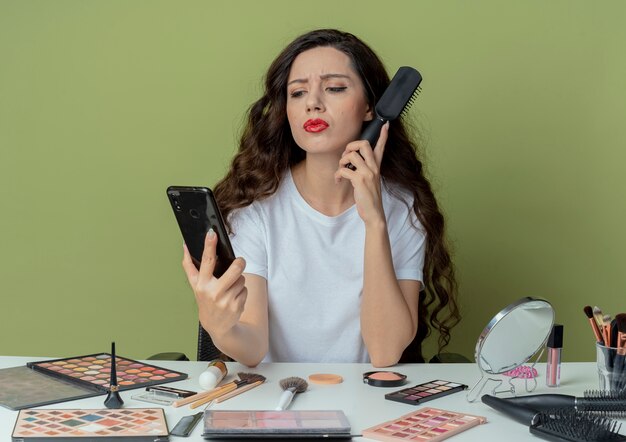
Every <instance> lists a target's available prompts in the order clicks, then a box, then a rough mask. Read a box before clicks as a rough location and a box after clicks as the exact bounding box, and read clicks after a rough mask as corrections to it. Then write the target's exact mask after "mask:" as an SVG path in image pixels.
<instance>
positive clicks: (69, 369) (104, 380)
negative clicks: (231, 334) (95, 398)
mask: <svg viewBox="0 0 626 442" xmlns="http://www.w3.org/2000/svg"><path fill="white" fill-rule="evenodd" d="M115 359H116V363H115V367H116V369H117V384H118V386H119V389H120V390H121V391H123V390H131V389H133V388H140V387H146V386H149V385H157V384H164V383H166V382H174V381H180V380H182V379H186V378H187V375H186V374H185V373H180V372H177V371H173V370H169V369H167V368H161V367H157V366H155V365H149V364H145V363H143V362H139V361H134V360H132V359H128V358H123V357H120V356H116V358H115ZM26 366H27V367H29V368H32V369H33V370H36V371H38V372H41V373H44V374H47V375H50V376H54V377H57V378H60V379H65V380H68V381H70V382H74V383H76V384H80V385H83V386H85V387H88V388H91V389H93V390H97V391H102V392H106V391H108V389H109V379H110V377H111V355H110V354H109V353H99V354H93V355H86V356H76V357H72V358H64V359H53V360H48V361H39V362H29V363H27V364H26Z"/></svg>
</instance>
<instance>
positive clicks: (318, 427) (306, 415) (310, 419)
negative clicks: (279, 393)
mask: <svg viewBox="0 0 626 442" xmlns="http://www.w3.org/2000/svg"><path fill="white" fill-rule="evenodd" d="M202 436H203V437H204V438H205V439H214V438H215V439H227V438H234V439H237V438H270V439H271V438H281V439H282V438H285V437H293V438H304V437H306V438H317V437H320V438H324V439H329V438H341V439H348V438H350V437H351V436H350V423H349V422H348V418H347V417H346V415H345V414H344V412H343V411H341V410H314V411H303V410H281V411H263V410H261V411H259V410H256V411H254V410H242V411H228V410H206V411H205V412H204V432H203V433H202Z"/></svg>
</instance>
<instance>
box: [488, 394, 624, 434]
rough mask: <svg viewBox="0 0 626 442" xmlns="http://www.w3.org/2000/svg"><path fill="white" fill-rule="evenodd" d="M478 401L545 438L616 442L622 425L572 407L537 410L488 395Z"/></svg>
mask: <svg viewBox="0 0 626 442" xmlns="http://www.w3.org/2000/svg"><path fill="white" fill-rule="evenodd" d="M481 400H482V401H483V402H484V403H485V404H487V405H489V406H490V407H491V408H493V409H494V410H498V411H500V412H502V413H504V414H506V415H507V416H508V417H510V418H512V419H514V420H516V421H517V422H519V423H521V424H524V425H528V426H529V430H530V432H531V433H532V434H534V435H536V436H539V437H541V438H543V439H546V440H553V441H570V442H619V441H622V442H623V441H626V436H623V435H621V434H619V430H620V428H621V424H620V423H618V422H616V421H614V420H611V419H607V418H605V417H602V416H593V415H591V414H589V413H586V412H578V411H576V410H574V409H573V408H569V409H559V410H546V411H537V410H534V409H532V408H530V407H527V406H524V405H519V404H516V403H513V402H509V401H507V400H506V399H500V398H497V397H495V396H490V395H488V394H486V395H484V396H483V397H482V398H481Z"/></svg>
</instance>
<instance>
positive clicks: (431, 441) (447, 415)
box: [363, 408, 487, 442]
mask: <svg viewBox="0 0 626 442" xmlns="http://www.w3.org/2000/svg"><path fill="white" fill-rule="evenodd" d="M485 422H487V419H486V418H484V417H482V416H474V415H471V414H463V413H455V412H454V411H448V410H440V409H437V408H420V409H418V410H415V411H413V412H412V413H409V414H405V415H404V416H400V417H399V418H397V419H394V420H390V421H387V422H383V423H382V424H379V425H376V426H373V427H371V428H367V429H365V430H363V436H364V437H367V438H370V439H375V440H380V441H386V442H396V441H406V440H411V441H428V442H437V441H441V440H444V439H447V438H448V437H450V436H454V435H455V434H458V433H460V432H462V431H465V430H468V429H470V428H472V427H474V426H476V425H479V424H483V423H485Z"/></svg>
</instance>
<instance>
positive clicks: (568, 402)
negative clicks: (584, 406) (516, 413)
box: [504, 394, 576, 410]
mask: <svg viewBox="0 0 626 442" xmlns="http://www.w3.org/2000/svg"><path fill="white" fill-rule="evenodd" d="M504 400H505V401H507V402H510V403H512V404H517V405H522V406H524V407H528V408H532V409H533V410H548V409H551V408H562V407H572V408H573V407H575V406H576V397H575V396H569V395H567V394H533V395H529V396H516V397H510V398H506V399H504Z"/></svg>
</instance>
